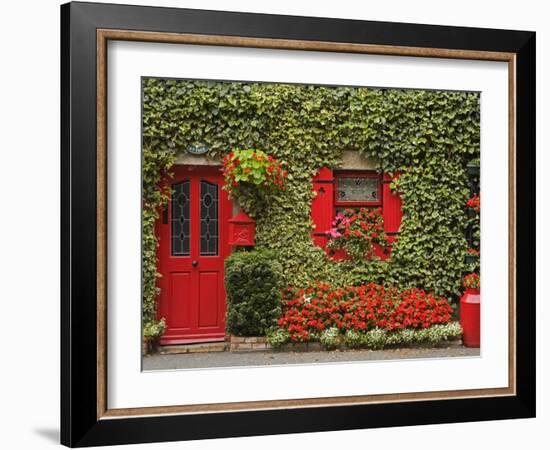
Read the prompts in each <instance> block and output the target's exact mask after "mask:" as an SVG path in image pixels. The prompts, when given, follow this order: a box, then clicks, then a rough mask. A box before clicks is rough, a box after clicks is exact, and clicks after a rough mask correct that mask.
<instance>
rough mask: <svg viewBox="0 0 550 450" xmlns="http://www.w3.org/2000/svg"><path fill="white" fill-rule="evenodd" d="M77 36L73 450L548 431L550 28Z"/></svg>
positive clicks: (68, 97)
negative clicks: (542, 289)
mask: <svg viewBox="0 0 550 450" xmlns="http://www.w3.org/2000/svg"><path fill="white" fill-rule="evenodd" d="M61 19H62V20H61V24H62V30H61V38H62V40H61V55H62V80H61V82H62V97H61V111H62V130H61V133H62V155H61V173H62V180H61V186H62V189H61V190H62V194H61V201H62V230H61V233H62V248H61V254H62V280H61V281H62V298H61V302H62V317H61V335H62V336H61V338H62V341H61V350H62V362H61V363H62V379H61V383H62V398H61V407H62V414H61V416H62V424H61V428H62V433H61V440H62V443H63V444H65V445H68V446H92V445H108V444H124V443H139V442H156V441H173V440H189V439H203V438H214V437H229V436H246V435H265V434H276V433H296V432H313V431H325V430H343V429H353V428H367V427H386V426H399V425H415V424H428V423H444V422H461V421H479V420H492V419H509V418H520V417H523V418H525V417H533V416H534V414H535V352H534V348H535V329H534V327H535V322H534V317H535V303H534V295H535V271H534V265H535V233H534V227H535V178H534V173H535V171H534V168H535V125H534V124H535V83H534V81H535V33H532V32H527V31H508V30H490V29H476V28H458V27H445V26H428V25H416V24H400V23H382V22H369V21H353V20H341V19H328V18H327V19H325V18H311V17H292V16H276V15H263V14H250V13H230V12H216V11H201V10H190V9H170V8H153V7H137V6H125V5H109V4H93V3H69V4H66V5H63V6H62V7H61ZM482 197H483V202H481V198H482Z"/></svg>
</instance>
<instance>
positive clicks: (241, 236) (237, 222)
mask: <svg viewBox="0 0 550 450" xmlns="http://www.w3.org/2000/svg"><path fill="white" fill-rule="evenodd" d="M255 234H256V222H255V221H254V220H253V219H251V218H250V217H248V215H247V214H246V213H245V212H244V211H243V210H242V209H241V211H240V212H239V214H237V215H236V216H235V217H232V218H231V219H229V245H235V246H242V247H251V246H253V245H254V236H255Z"/></svg>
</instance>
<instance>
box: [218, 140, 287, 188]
mask: <svg viewBox="0 0 550 450" xmlns="http://www.w3.org/2000/svg"><path fill="white" fill-rule="evenodd" d="M223 175H224V178H225V186H224V189H225V190H226V191H227V192H228V193H229V195H230V197H233V198H235V197H238V196H239V195H246V194H253V193H260V194H266V193H270V192H273V191H277V190H283V189H284V188H285V180H286V178H287V177H288V172H287V171H286V170H284V169H283V167H282V164H281V163H279V162H278V161H277V160H276V159H275V158H273V157H272V156H270V155H267V154H266V153H264V152H263V151H261V150H252V149H245V150H241V149H235V150H233V151H232V152H231V153H229V154H228V155H226V156H225V157H224V159H223Z"/></svg>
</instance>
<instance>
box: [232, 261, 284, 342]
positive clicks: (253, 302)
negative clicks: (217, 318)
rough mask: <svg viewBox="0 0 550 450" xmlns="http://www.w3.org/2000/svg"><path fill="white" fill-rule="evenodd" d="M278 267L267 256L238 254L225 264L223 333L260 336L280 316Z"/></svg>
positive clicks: (276, 263)
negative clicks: (224, 327)
mask: <svg viewBox="0 0 550 450" xmlns="http://www.w3.org/2000/svg"><path fill="white" fill-rule="evenodd" d="M282 288H283V276H282V267H281V265H280V264H279V263H278V262H276V260H275V259H274V256H273V254H272V253H271V252H269V251H265V250H253V251H248V252H247V251H241V252H237V253H234V254H232V255H231V256H229V257H228V258H227V259H226V261H225V291H226V293H227V318H226V328H227V332H228V333H230V334H234V335H236V336H263V335H265V334H266V332H267V330H268V329H269V328H271V327H272V326H273V325H275V324H276V322H277V318H278V317H280V315H281V290H282Z"/></svg>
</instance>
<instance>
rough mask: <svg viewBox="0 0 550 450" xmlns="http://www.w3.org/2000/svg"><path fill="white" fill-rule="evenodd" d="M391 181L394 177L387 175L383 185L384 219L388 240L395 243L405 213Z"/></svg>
mask: <svg viewBox="0 0 550 450" xmlns="http://www.w3.org/2000/svg"><path fill="white" fill-rule="evenodd" d="M391 180H392V177H391V176H390V175H389V174H387V173H385V174H384V179H383V183H382V196H383V197H382V198H383V203H382V205H383V208H382V217H383V218H384V231H385V232H386V234H387V235H388V240H389V241H390V242H393V241H395V239H397V235H398V233H399V227H400V226H401V218H402V216H403V212H402V211H401V197H400V196H399V194H394V193H393V192H391V190H390V182H391Z"/></svg>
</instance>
